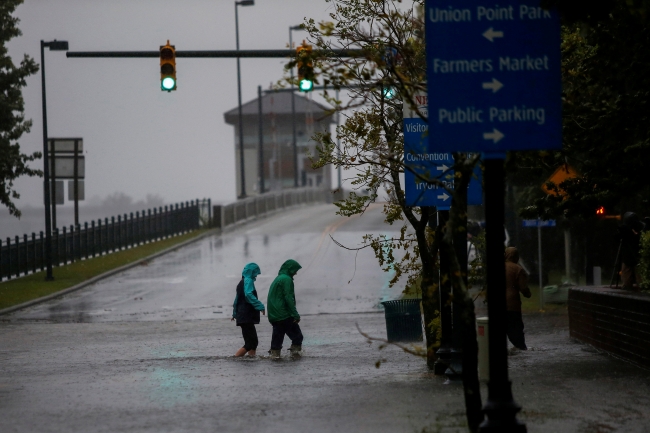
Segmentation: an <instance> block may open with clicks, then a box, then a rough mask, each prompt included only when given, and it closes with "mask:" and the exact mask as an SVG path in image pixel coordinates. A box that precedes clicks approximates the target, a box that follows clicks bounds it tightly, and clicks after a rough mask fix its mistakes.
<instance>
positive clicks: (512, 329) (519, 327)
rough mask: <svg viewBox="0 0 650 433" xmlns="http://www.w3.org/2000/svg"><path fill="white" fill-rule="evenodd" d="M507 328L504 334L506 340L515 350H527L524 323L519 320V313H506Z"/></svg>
mask: <svg viewBox="0 0 650 433" xmlns="http://www.w3.org/2000/svg"><path fill="white" fill-rule="evenodd" d="M507 314H508V327H507V328H506V332H507V334H508V340H510V342H511V343H512V344H513V345H514V346H515V347H517V348H519V349H522V350H528V348H527V347H526V339H525V338H524V321H523V319H522V318H521V311H508V312H507Z"/></svg>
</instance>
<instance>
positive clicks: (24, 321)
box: [0, 205, 650, 432]
mask: <svg viewBox="0 0 650 433" xmlns="http://www.w3.org/2000/svg"><path fill="white" fill-rule="evenodd" d="M395 231H396V228H391V227H389V226H386V225H384V224H383V222H382V216H381V212H380V208H378V207H377V208H374V209H371V210H370V211H369V212H368V213H367V214H366V215H364V216H362V217H359V218H352V219H349V218H340V217H336V216H335V215H334V208H333V207H332V206H331V205H321V206H313V207H304V208H300V209H295V210H292V211H290V212H288V213H284V214H276V215H275V216H271V217H269V218H266V219H262V220H259V221H257V222H253V223H249V224H247V225H245V226H241V227H239V228H236V229H234V230H232V231H229V232H227V233H224V234H221V235H215V236H213V237H208V238H205V239H203V240H200V241H198V242H196V243H194V244H191V245H189V246H187V247H185V248H183V249H181V250H177V251H175V252H172V253H170V254H168V255H166V256H163V257H160V258H157V259H155V260H152V261H151V262H149V263H147V264H145V265H144V266H139V267H137V268H134V269H131V270H128V271H126V272H124V273H122V274H119V275H115V276H113V277H110V278H108V279H106V280H103V281H101V282H99V283H97V284H95V285H93V286H90V287H88V288H86V289H83V290H81V291H79V292H75V293H72V294H69V295H67V296H66V297H64V298H61V299H57V300H53V301H50V302H47V303H44V304H40V305H36V306H33V307H31V308H29V309H25V310H22V311H20V312H16V313H14V314H11V315H8V316H3V317H0V432H35V431H38V432H104V431H106V432H116V431H128V432H187V431H197V432H203V431H219V432H249V431H263V432H312V431H313V432H463V431H466V427H464V422H465V421H464V408H463V399H462V392H461V388H460V386H459V385H458V384H453V383H451V384H450V383H446V381H445V378H444V377H436V376H433V375H432V374H431V373H429V372H428V371H427V369H426V366H425V365H424V361H423V360H421V359H419V358H416V357H414V356H412V355H408V354H406V353H404V352H402V351H401V350H400V349H399V348H396V347H392V346H389V347H386V348H383V349H380V345H379V344H378V343H369V342H367V341H366V340H365V338H364V337H363V336H361V335H360V334H359V332H358V331H357V328H356V326H357V325H358V326H359V327H360V328H361V329H362V330H363V331H364V332H367V333H369V334H370V335H373V336H379V337H383V336H385V322H384V317H383V314H382V312H381V310H380V305H379V302H381V301H382V300H386V299H394V298H396V297H397V296H398V295H399V292H400V291H401V289H400V288H398V287H396V288H388V279H389V278H390V275H387V274H385V273H383V272H382V271H381V270H379V268H378V266H377V263H376V259H375V258H374V255H373V253H372V251H370V250H369V249H365V250H361V251H359V252H358V253H357V252H353V251H347V250H344V249H341V248H339V247H337V246H336V245H334V243H333V242H332V241H331V239H330V237H329V235H332V236H333V237H334V238H335V239H336V240H337V241H339V242H341V243H343V244H345V245H347V246H355V245H358V244H359V243H360V241H361V236H362V235H363V234H365V233H369V232H373V233H382V234H387V235H390V234H393V233H395ZM288 258H293V259H296V260H298V262H300V263H301V264H302V265H303V269H301V271H300V272H299V273H298V275H297V276H296V278H295V283H296V296H297V303H298V310H299V312H300V313H301V314H302V315H303V320H302V321H301V327H302V329H303V333H304V334H305V342H304V356H303V357H302V359H300V360H292V359H290V358H289V357H287V356H286V355H285V356H284V358H283V359H282V360H280V361H272V360H270V359H268V358H267V357H266V353H265V352H266V350H267V349H268V345H269V342H270V336H271V335H270V334H271V328H270V326H269V325H268V323H267V322H266V321H265V318H262V323H261V324H260V325H259V326H258V334H259V339H260V347H259V349H258V353H259V354H261V355H262V356H258V357H256V358H252V359H242V358H234V357H233V356H232V354H233V353H234V352H235V350H237V348H239V347H240V346H241V344H242V339H241V334H240V332H239V328H237V327H236V326H234V324H233V323H232V322H230V320H229V317H230V313H231V311H232V310H231V309H232V300H233V297H234V290H235V286H236V284H237V282H238V279H239V275H240V274H239V273H240V272H241V268H243V266H244V265H245V264H246V263H247V262H249V261H254V262H256V263H258V264H259V265H260V267H261V269H262V275H261V276H260V277H259V278H258V280H257V283H256V287H257V290H258V293H259V296H260V299H261V300H262V301H265V299H266V294H267V291H268V286H269V284H270V282H271V281H272V278H273V277H274V276H275V275H276V274H277V269H278V268H279V267H280V265H281V264H282V262H283V261H284V260H286V259H288ZM524 321H525V323H526V330H527V342H528V344H529V346H530V347H531V348H532V350H529V351H528V352H518V353H516V354H513V355H512V356H510V357H509V363H510V377H511V379H512V382H513V393H514V396H515V399H516V401H517V402H518V403H520V404H521V405H522V406H523V410H522V412H521V413H520V415H519V419H520V420H522V421H524V422H525V423H526V424H527V426H528V431H529V432H612V431H620V432H648V431H650V413H649V411H648V407H650V372H649V371H648V370H645V369H643V368H640V367H638V366H634V365H631V364H628V363H626V362H624V361H621V360H618V359H615V358H613V357H611V356H609V355H607V354H604V353H601V352H599V351H596V350H594V349H593V348H592V347H591V346H588V345H583V344H580V343H578V342H575V341H572V340H571V339H570V338H569V335H568V322H567V317H566V312H562V311H560V312H558V313H554V314H552V315H548V314H535V315H528V316H526V317H525V318H524ZM286 347H288V342H285V348H286ZM283 352H284V351H283ZM486 396H487V391H486V387H485V386H483V399H484V400H485V398H486Z"/></svg>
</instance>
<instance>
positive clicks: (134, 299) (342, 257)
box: [12, 205, 402, 322]
mask: <svg viewBox="0 0 650 433" xmlns="http://www.w3.org/2000/svg"><path fill="white" fill-rule="evenodd" d="M335 210H336V209H335V207H334V206H332V205H320V206H312V207H303V208H298V209H295V210H291V211H289V212H286V213H283V214H277V215H275V216H271V217H269V218H266V219H262V220H260V221H257V222H254V223H250V224H247V225H245V226H242V227H240V228H238V229H235V230H232V231H229V232H226V233H224V234H222V235H215V236H211V237H207V238H204V239H202V240H200V241H198V242H195V243H193V244H191V245H189V246H187V247H184V248H182V249H179V250H177V251H175V252H172V253H170V254H167V255H165V256H163V257H160V258H157V259H155V260H152V261H151V262H149V263H146V264H144V265H142V266H137V267H135V268H132V269H130V270H128V271H125V272H123V273H120V274H119V275H115V276H113V277H110V278H107V279H105V280H102V281H100V282H99V283H97V284H95V285H93V286H91V287H88V288H86V289H83V290H81V291H79V292H76V293H73V294H70V295H68V296H66V297H64V298H62V299H57V300H54V301H50V302H47V303H44V304H40V305H37V306H35V307H32V308H30V309H28V310H24V311H22V312H19V313H16V314H15V315H13V317H12V318H13V319H19V320H51V321H57V322H100V321H143V320H145V321H146V320H191V319H208V318H218V317H225V318H229V317H230V315H231V312H232V301H233V298H234V292H235V287H236V285H237V283H238V280H239V279H240V278H241V270H242V268H243V266H244V265H245V264H246V263H247V262H256V263H258V264H259V265H260V268H261V269H262V275H260V276H259V277H258V279H257V283H256V287H257V291H258V295H259V297H260V299H261V300H262V301H263V302H265V300H266V296H267V293H268V288H269V285H270V284H271V282H272V281H273V278H275V276H276V275H277V271H278V269H279V268H280V265H281V264H282V263H283V262H284V261H285V260H286V259H289V258H292V259H295V260H297V261H298V262H299V263H300V264H301V265H302V266H303V269H301V270H300V272H299V273H298V275H297V276H296V277H295V283H296V297H297V303H298V311H299V312H300V313H301V314H303V315H304V314H319V313H320V314H325V313H342V312H365V311H376V310H377V309H378V308H379V302H381V301H383V300H387V299H394V298H396V297H397V296H398V295H399V293H400V292H401V290H402V287H401V286H400V285H398V286H396V287H393V288H389V287H388V282H389V280H390V279H391V278H392V273H391V272H389V273H385V272H383V271H381V269H380V268H379V266H378V264H377V261H376V259H375V257H374V253H373V251H372V250H371V249H369V248H366V249H363V250H360V251H350V250H346V249H343V248H340V247H338V246H336V245H335V244H334V243H333V242H332V240H331V238H330V235H331V236H333V237H334V238H335V239H336V240H337V241H338V242H340V243H342V244H344V245H346V246H349V247H355V246H359V245H360V244H361V240H362V236H363V235H364V234H367V233H376V234H387V235H391V234H393V233H394V232H396V230H394V229H393V228H392V227H390V226H388V225H386V224H384V223H383V216H382V213H381V207H380V206H375V207H373V208H371V209H370V210H369V211H368V212H366V214H364V215H363V216H361V217H354V218H345V217H338V216H336V215H335ZM55 274H56V271H55Z"/></svg>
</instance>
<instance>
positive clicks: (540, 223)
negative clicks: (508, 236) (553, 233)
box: [523, 219, 556, 227]
mask: <svg viewBox="0 0 650 433" xmlns="http://www.w3.org/2000/svg"><path fill="white" fill-rule="evenodd" d="M523 226H524V227H555V226H556V223H555V220H546V221H545V220H540V219H536V220H523Z"/></svg>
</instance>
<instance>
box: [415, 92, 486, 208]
mask: <svg viewBox="0 0 650 433" xmlns="http://www.w3.org/2000/svg"><path fill="white" fill-rule="evenodd" d="M414 99H415V102H416V103H417V104H418V106H417V108H418V109H419V111H420V112H421V113H422V114H424V115H426V113H427V96H426V95H425V94H417V95H415V97H414ZM403 112H404V164H405V175H404V181H405V184H406V185H405V193H406V204H407V205H409V206H436V207H437V208H438V210H449V208H450V206H451V195H450V192H449V191H448V190H453V189H454V171H453V170H452V169H451V167H452V166H453V165H454V159H453V158H452V156H451V153H448V152H437V151H435V149H432V148H431V145H430V142H429V140H428V129H429V128H428V125H427V123H426V122H425V121H424V120H422V118H420V117H419V115H418V114H417V113H416V112H415V111H413V110H411V109H410V107H407V106H405V107H404V110H403ZM434 179H436V180H438V181H440V182H442V184H443V185H444V187H443V186H440V185H437V184H433V183H429V182H427V181H428V180H434ZM482 203H483V188H482V178H481V169H480V167H476V169H475V170H474V176H473V178H472V179H471V180H470V183H469V186H468V188H467V204H468V205H480V204H482Z"/></svg>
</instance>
